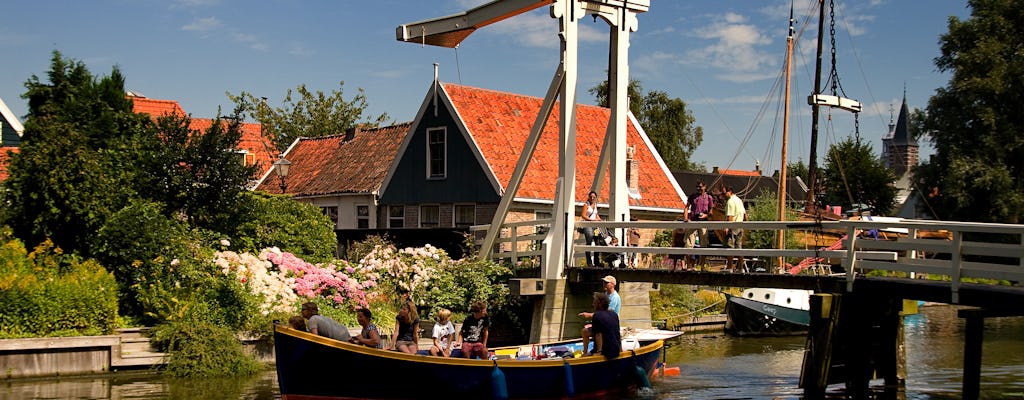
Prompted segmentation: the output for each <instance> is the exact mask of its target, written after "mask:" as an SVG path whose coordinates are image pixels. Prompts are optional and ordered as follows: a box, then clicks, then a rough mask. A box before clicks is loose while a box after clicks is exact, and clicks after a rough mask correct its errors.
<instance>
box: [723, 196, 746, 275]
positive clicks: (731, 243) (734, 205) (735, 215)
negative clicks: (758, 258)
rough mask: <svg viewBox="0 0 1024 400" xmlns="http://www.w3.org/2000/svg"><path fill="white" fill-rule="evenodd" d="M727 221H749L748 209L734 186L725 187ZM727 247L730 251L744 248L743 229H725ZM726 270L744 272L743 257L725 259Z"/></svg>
mask: <svg viewBox="0 0 1024 400" xmlns="http://www.w3.org/2000/svg"><path fill="white" fill-rule="evenodd" d="M725 198H726V201H725V220H726V221H729V222H743V221H745V220H746V219H747V209H746V208H744V207H743V200H741V199H740V196H737V195H736V193H734V192H733V188H732V185H729V186H726V187H725ZM725 247H727V248H730V249H742V248H743V229H742V228H725ZM725 268H726V269H727V270H729V271H731V272H736V271H740V270H742V269H743V268H744V267H743V257H742V256H740V257H733V256H728V257H726V258H725Z"/></svg>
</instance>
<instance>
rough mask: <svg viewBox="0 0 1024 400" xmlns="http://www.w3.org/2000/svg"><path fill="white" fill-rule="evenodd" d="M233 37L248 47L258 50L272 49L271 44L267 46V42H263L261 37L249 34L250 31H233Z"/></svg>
mask: <svg viewBox="0 0 1024 400" xmlns="http://www.w3.org/2000/svg"><path fill="white" fill-rule="evenodd" d="M231 37H232V38H233V39H234V40H235V41H236V42H239V43H242V44H244V45H245V46H246V47H248V48H250V49H253V50H257V51H267V50H270V46H267V44H266V43H263V42H261V41H260V39H259V37H257V36H256V35H252V34H248V33H237V32H236V33H233V34H232V35H231Z"/></svg>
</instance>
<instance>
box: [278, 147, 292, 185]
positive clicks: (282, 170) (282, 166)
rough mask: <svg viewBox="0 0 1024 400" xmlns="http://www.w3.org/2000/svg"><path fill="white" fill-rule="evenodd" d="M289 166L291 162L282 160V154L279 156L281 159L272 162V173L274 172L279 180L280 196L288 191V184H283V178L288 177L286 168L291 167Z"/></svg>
mask: <svg viewBox="0 0 1024 400" xmlns="http://www.w3.org/2000/svg"><path fill="white" fill-rule="evenodd" d="M291 165H292V162H291V161H288V159H286V158H284V154H281V158H279V159H278V160H277V161H274V172H276V173H277V176H278V177H279V178H281V194H284V192H285V191H286V190H287V189H288V183H287V182H285V178H287V177H288V168H289V167H291Z"/></svg>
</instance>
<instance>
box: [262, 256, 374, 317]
mask: <svg viewBox="0 0 1024 400" xmlns="http://www.w3.org/2000/svg"><path fill="white" fill-rule="evenodd" d="M259 258H260V259H264V260H267V261H269V262H271V263H273V264H274V265H276V266H277V268H279V270H280V271H281V272H282V273H287V274H288V275H287V276H290V277H293V279H294V281H293V282H294V283H293V285H292V286H291V288H292V289H293V290H294V293H295V294H297V295H299V296H302V297H308V298H314V297H323V298H326V299H328V300H331V301H332V302H333V303H334V304H338V305H342V304H351V305H354V306H358V307H366V306H368V304H369V303H368V302H367V298H366V289H369V288H372V287H374V286H376V285H377V280H376V279H377V276H376V275H375V274H373V273H372V272H368V271H364V270H362V269H359V268H356V267H353V266H351V265H349V263H348V262H341V264H342V265H341V266H337V265H335V264H333V263H332V264H327V265H314V264H310V263H309V262H306V261H304V260H302V259H301V258H298V257H296V256H295V255H294V254H292V253H285V252H282V251H281V250H279V249H278V248H276V247H274V248H268V249H264V250H263V251H262V252H260V256H259ZM357 277H362V278H364V280H363V281H362V282H360V281H359V279H357Z"/></svg>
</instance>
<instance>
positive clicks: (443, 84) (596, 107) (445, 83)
mask: <svg viewBox="0 0 1024 400" xmlns="http://www.w3.org/2000/svg"><path fill="white" fill-rule="evenodd" d="M439 83H440V84H441V85H442V86H447V85H452V86H459V87H463V88H466V89H472V90H479V91H481V92H490V93H497V94H500V95H503V96H513V97H521V98H524V99H530V100H536V101H540V102H543V101H544V98H543V97H538V96H530V95H528V94H521V93H512V92H504V91H501V90H496V89H487V88H481V87H476V86H469V85H463V84H459V83H451V82H441V81H439ZM560 102H561V100H556V101H555V104H558V103H560ZM576 107H577V108H580V107H583V108H595V109H598V110H607V111H609V112H610V111H611V108H610V107H602V106H599V105H596V104H583V103H579V102H577V103H576Z"/></svg>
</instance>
